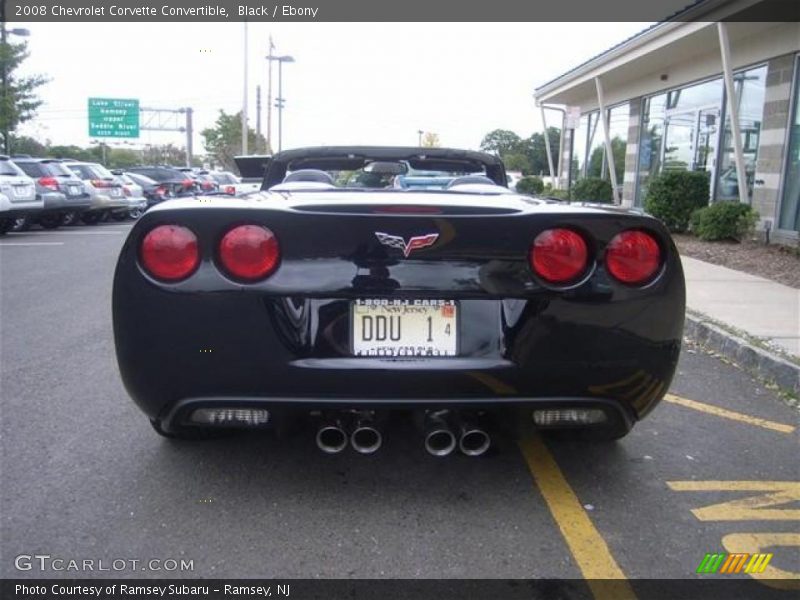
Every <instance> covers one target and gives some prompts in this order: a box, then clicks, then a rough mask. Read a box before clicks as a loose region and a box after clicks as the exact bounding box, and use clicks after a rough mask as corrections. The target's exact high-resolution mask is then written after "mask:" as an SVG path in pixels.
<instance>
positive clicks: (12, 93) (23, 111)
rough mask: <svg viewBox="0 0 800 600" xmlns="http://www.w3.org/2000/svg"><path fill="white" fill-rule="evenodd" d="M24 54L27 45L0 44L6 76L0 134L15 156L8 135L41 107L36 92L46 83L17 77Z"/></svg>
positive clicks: (43, 79)
mask: <svg viewBox="0 0 800 600" xmlns="http://www.w3.org/2000/svg"><path fill="white" fill-rule="evenodd" d="M3 25H4V26H5V24H3ZM28 54H29V53H28V44H27V43H25V42H23V43H21V44H11V43H4V44H0V64H2V65H3V68H4V73H5V76H6V81H5V88H4V90H2V92H3V93H2V95H0V134H2V136H3V143H4V144H6V145H7V146H8V150H9V152H11V153H16V152H17V149H15V148H14V147H13V146H12V141H13V139H12V137H11V135H12V134H13V133H14V131H16V129H17V126H18V125H19V124H20V123H24V122H25V121H29V120H30V119H32V118H33V117H34V115H35V114H36V109H38V108H39V106H41V104H42V100H40V99H39V97H38V96H37V95H36V90H37V89H38V88H39V87H40V86H41V85H43V84H45V83H47V81H48V79H47V78H46V77H43V76H41V75H29V76H26V77H22V76H19V75H17V69H18V68H19V66H20V65H21V64H22V63H23V62H24V61H25V59H26V58H28Z"/></svg>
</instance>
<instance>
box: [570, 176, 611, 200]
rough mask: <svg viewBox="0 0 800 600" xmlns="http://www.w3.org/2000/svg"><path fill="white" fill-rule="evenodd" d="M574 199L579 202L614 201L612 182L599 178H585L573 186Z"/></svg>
mask: <svg viewBox="0 0 800 600" xmlns="http://www.w3.org/2000/svg"><path fill="white" fill-rule="evenodd" d="M572 199H573V200H577V201H579V202H605V203H609V204H610V203H612V202H613V201H614V193H613V191H612V189H611V182H610V181H608V180H606V179H600V178H599V177H584V178H583V179H579V180H578V181H576V182H575V183H574V184H572Z"/></svg>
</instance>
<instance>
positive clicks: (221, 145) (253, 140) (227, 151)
mask: <svg viewBox="0 0 800 600" xmlns="http://www.w3.org/2000/svg"><path fill="white" fill-rule="evenodd" d="M200 134H201V135H202V136H203V139H204V140H205V146H206V150H208V153H209V155H210V156H211V157H212V158H213V159H214V161H215V162H217V163H219V164H221V165H222V166H223V167H225V169H227V170H229V171H234V172H236V164H235V163H234V161H233V157H234V156H237V155H239V154H241V153H242V113H241V112H238V113H236V114H235V115H229V114H227V113H226V112H225V111H224V110H220V111H219V117H217V121H216V123H215V124H214V127H209V128H208V129H204V130H203V131H201V132H200ZM247 147H248V149H249V150H248V151H253V152H254V151H255V148H265V147H266V140H264V136H263V135H262V136H258V137H257V136H256V132H255V131H254V130H253V129H252V128H251V127H248V128H247Z"/></svg>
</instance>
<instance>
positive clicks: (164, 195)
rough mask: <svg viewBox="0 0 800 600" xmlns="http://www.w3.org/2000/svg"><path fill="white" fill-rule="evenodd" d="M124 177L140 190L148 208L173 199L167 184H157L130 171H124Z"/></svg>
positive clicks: (173, 195)
mask: <svg viewBox="0 0 800 600" xmlns="http://www.w3.org/2000/svg"><path fill="white" fill-rule="evenodd" d="M125 175H126V176H127V177H128V178H130V179H131V180H132V181H133V182H135V183H136V184H138V185H139V186H140V187H141V188H142V193H143V194H144V197H145V199H146V200H147V206H148V208H149V207H151V206H153V205H154V204H158V203H159V202H163V201H164V200H169V199H170V198H174V197H175V194H174V193H173V192H172V190H171V189H170V187H169V186H168V185H167V184H164V183H159V182H157V181H156V180H155V179H151V178H150V177H148V176H147V175H142V174H141V173H131V172H130V171H126V172H125Z"/></svg>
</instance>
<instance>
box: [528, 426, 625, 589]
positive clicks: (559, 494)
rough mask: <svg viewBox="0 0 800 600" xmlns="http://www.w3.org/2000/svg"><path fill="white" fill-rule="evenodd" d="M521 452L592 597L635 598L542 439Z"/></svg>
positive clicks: (531, 439)
mask: <svg viewBox="0 0 800 600" xmlns="http://www.w3.org/2000/svg"><path fill="white" fill-rule="evenodd" d="M520 449H521V450H522V455H523V456H524V457H525V461H526V462H527V463H528V468H529V469H530V472H531V474H532V475H533V478H534V480H535V481H536V485H537V486H538V488H539V491H540V492H541V493H542V496H544V499H545V502H547V506H548V508H549V509H550V513H551V514H552V515H553V518H554V519H555V521H556V523H557V524H558V528H559V529H560V530H561V535H562V536H563V537H564V540H565V541H566V542H567V546H568V547H569V549H570V552H572V556H573V557H574V558H575V562H577V563H578V567H579V568H580V570H581V573H582V574H583V576H584V577H585V578H586V579H587V580H588V581H587V582H588V584H589V587H590V588H591V590H592V594H593V595H594V597H595V598H596V599H597V600H606V599H608V600H612V599H614V600H616V599H634V598H636V596H635V595H634V593H633V589H632V588H631V586H630V584H629V583H628V580H627V579H626V578H625V574H624V573H623V572H622V569H620V567H619V565H617V563H616V561H615V560H614V557H613V556H612V555H611V551H610V550H609V548H608V545H607V544H606V542H605V540H604V539H603V536H601V535H600V532H599V531H598V530H597V529H596V528H595V526H594V524H593V523H592V521H591V520H590V519H589V516H588V515H587V514H586V511H585V510H584V508H583V506H582V505H581V503H580V501H579V500H578V497H577V496H576V495H575V492H574V491H573V490H572V488H571V487H570V486H569V483H567V480H566V479H565V478H564V475H563V474H562V473H561V470H560V469H559V468H558V464H557V463H556V461H555V459H554V458H553V456H552V455H551V454H550V451H549V450H548V449H547V446H545V444H544V442H542V440H541V438H539V437H538V436H537V437H529V438H526V439H523V440H522V441H520Z"/></svg>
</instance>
